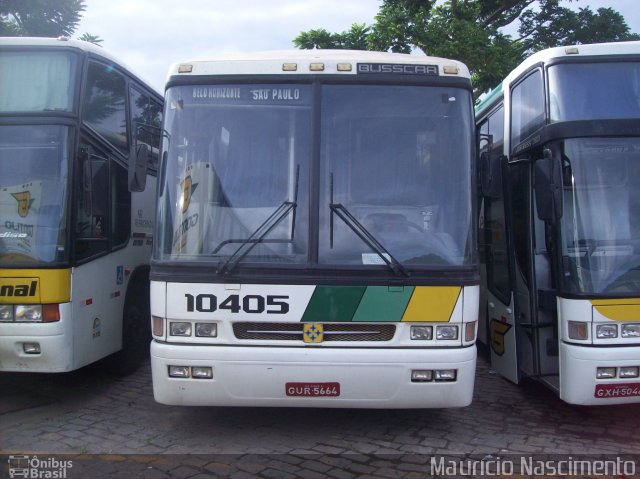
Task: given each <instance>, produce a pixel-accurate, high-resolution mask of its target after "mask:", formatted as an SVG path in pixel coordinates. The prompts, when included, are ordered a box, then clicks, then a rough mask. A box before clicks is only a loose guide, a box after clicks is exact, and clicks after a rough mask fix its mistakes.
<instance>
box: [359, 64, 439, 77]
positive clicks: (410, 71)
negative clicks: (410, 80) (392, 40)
mask: <svg viewBox="0 0 640 479" xmlns="http://www.w3.org/2000/svg"><path fill="white" fill-rule="evenodd" d="M358 73H359V74H365V75H384V74H390V73H391V74H396V75H398V74H399V75H427V76H438V65H412V64H402V63H358Z"/></svg>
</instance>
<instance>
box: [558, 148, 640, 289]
mask: <svg viewBox="0 0 640 479" xmlns="http://www.w3.org/2000/svg"><path fill="white" fill-rule="evenodd" d="M639 153H640V140H639V139H637V138H589V139H572V140H565V142H564V158H565V160H564V213H563V218H562V238H563V250H562V255H563V258H564V260H563V262H562V264H563V270H564V272H563V275H562V277H563V281H564V286H565V290H566V291H567V292H572V293H589V294H591V293H603V294H611V295H615V294H625V293H626V294H637V291H638V288H639V287H640V184H638V182H637V181H636V178H638V175H639V174H640V155H639Z"/></svg>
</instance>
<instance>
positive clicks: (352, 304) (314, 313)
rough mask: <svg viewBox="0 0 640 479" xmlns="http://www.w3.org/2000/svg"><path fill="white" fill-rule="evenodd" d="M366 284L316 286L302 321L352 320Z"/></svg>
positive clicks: (340, 321)
mask: <svg viewBox="0 0 640 479" xmlns="http://www.w3.org/2000/svg"><path fill="white" fill-rule="evenodd" d="M366 289H367V287H366V286H316V289H315V291H314V292H313V295H312V296H311V300H310V301H309V304H308V306H307V309H306V310H305V312H304V314H303V315H302V321H303V322H307V321H310V322H319V323H321V322H322V323H330V322H334V323H346V322H350V321H353V315H354V314H355V312H356V310H357V309H358V305H359V304H360V300H361V299H362V296H363V295H364V293H365V290H366Z"/></svg>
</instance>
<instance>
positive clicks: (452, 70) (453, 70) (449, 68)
mask: <svg viewBox="0 0 640 479" xmlns="http://www.w3.org/2000/svg"><path fill="white" fill-rule="evenodd" d="M442 71H443V72H444V73H446V74H447V75H457V74H458V73H460V69H459V68H458V67H457V66H455V65H445V66H443V67H442Z"/></svg>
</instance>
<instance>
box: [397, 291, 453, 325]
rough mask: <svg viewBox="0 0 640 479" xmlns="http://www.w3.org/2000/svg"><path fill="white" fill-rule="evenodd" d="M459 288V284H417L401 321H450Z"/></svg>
mask: <svg viewBox="0 0 640 479" xmlns="http://www.w3.org/2000/svg"><path fill="white" fill-rule="evenodd" d="M461 290H462V288H461V287H460V286H417V287H416V288H415V290H414V291H413V295H412V296H411V299H410V300H409V304H408V305H407V309H406V311H405V312H404V315H403V316H402V321H423V322H447V321H450V320H451V315H452V314H453V309H454V308H455V307H456V302H457V301H458V297H459V296H460V291H461Z"/></svg>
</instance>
